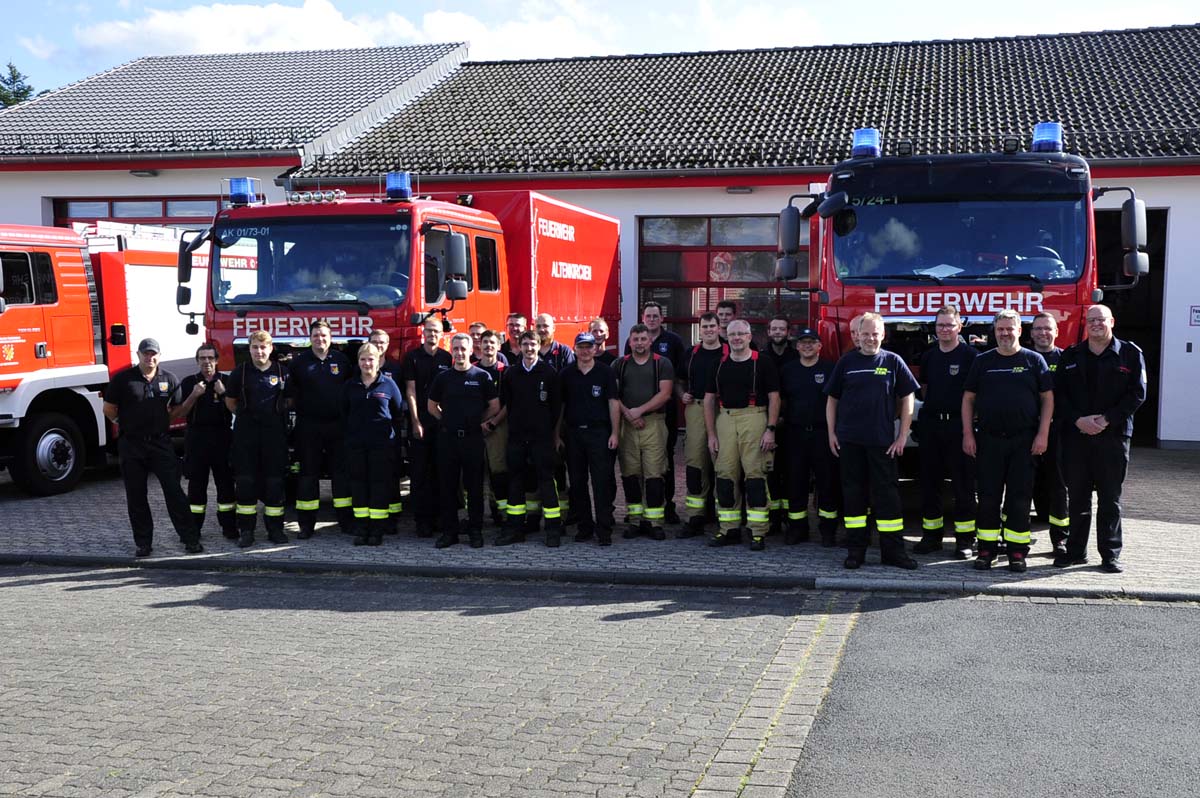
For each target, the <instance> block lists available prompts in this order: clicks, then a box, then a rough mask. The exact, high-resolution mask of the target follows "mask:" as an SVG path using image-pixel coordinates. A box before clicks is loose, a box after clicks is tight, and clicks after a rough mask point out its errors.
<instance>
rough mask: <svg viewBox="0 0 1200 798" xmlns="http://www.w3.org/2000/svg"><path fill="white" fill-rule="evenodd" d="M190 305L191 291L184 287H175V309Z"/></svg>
mask: <svg viewBox="0 0 1200 798" xmlns="http://www.w3.org/2000/svg"><path fill="white" fill-rule="evenodd" d="M191 303H192V289H190V288H188V287H187V286H186V285H177V286H175V305H176V306H177V307H184V306H185V305H190V304H191Z"/></svg>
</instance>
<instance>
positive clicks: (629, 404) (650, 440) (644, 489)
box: [614, 324, 675, 540]
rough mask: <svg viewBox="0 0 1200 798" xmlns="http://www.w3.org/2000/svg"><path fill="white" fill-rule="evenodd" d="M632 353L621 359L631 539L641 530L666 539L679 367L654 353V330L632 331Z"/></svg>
mask: <svg viewBox="0 0 1200 798" xmlns="http://www.w3.org/2000/svg"><path fill="white" fill-rule="evenodd" d="M629 344H630V347H631V348H632V351H631V352H630V354H628V355H625V356H624V357H622V358H621V359H620V360H618V361H617V362H616V366H615V367H614V371H615V372H616V375H617V390H618V398H619V399H620V400H621V419H622V423H621V429H620V443H619V446H618V448H617V457H618V460H619V461H620V463H621V485H622V487H623V488H624V489H625V504H626V509H627V510H628V512H629V526H628V527H627V528H626V530H625V537H626V538H635V537H637V536H638V535H640V534H645V535H648V536H649V537H651V538H653V539H654V540H665V539H666V533H665V532H664V531H663V528H662V524H663V519H664V518H665V517H666V511H665V509H664V508H663V503H664V501H665V493H664V488H663V472H665V471H666V469H667V424H666V420H665V418H664V414H663V407H664V406H665V405H666V404H667V402H669V401H671V396H672V393H673V392H674V385H675V370H674V369H673V368H672V367H671V361H670V360H668V359H667V358H665V357H663V356H662V355H660V354H658V353H657V352H651V351H650V328H649V327H647V326H646V325H645V324H635V325H633V327H632V328H631V329H630V331H629Z"/></svg>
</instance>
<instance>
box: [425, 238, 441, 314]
mask: <svg viewBox="0 0 1200 798" xmlns="http://www.w3.org/2000/svg"><path fill="white" fill-rule="evenodd" d="M446 237H447V234H446V231H445V230H430V231H429V232H428V233H426V234H425V263H424V265H423V269H422V270H423V271H424V278H423V279H424V281H425V304H427V305H434V304H437V303H438V302H440V301H441V299H442V282H441V280H440V279H438V264H441V263H445V262H446Z"/></svg>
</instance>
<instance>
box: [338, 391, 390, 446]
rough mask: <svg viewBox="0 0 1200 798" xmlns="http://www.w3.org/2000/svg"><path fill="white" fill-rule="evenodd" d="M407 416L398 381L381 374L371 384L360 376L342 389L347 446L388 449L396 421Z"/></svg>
mask: <svg viewBox="0 0 1200 798" xmlns="http://www.w3.org/2000/svg"><path fill="white" fill-rule="evenodd" d="M403 414H404V397H403V396H402V395H401V394H400V387H399V386H398V385H396V381H395V380H393V379H392V378H391V377H388V376H387V375H386V374H380V375H379V376H377V377H376V378H375V381H374V382H372V383H371V384H370V385H363V383H362V378H361V377H356V378H354V379H352V380H349V381H347V382H346V384H345V385H343V386H342V419H343V421H344V422H345V424H346V433H345V434H346V446H347V447H349V448H351V449H384V448H387V447H390V446H392V445H393V444H392V439H393V437H394V436H395V434H396V433H395V429H394V427H395V424H394V422H395V420H396V419H397V418H400V417H401V416H402V415H403Z"/></svg>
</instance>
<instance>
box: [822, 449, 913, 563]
mask: <svg viewBox="0 0 1200 798" xmlns="http://www.w3.org/2000/svg"><path fill="white" fill-rule="evenodd" d="M841 447H842V448H841V452H840V456H839V458H838V461H839V471H840V473H841V476H842V510H843V513H844V517H843V520H844V522H845V524H846V548H848V549H850V550H851V551H859V552H861V551H865V550H866V548H867V545H868V543H869V541H870V533H869V532H868V531H867V508H868V507H870V509H871V512H872V513H873V514H874V517H875V522H876V525H877V527H878V529H879V542H880V545H881V546H882V545H883V543H884V535H889V534H895V535H896V536H897V537H898V536H899V534H900V533H902V532H903V531H904V512H903V507H902V506H901V504H900V472H899V469H898V468H897V466H896V459H895V458H894V457H888V453H887V447H886V446H862V445H859V444H856V443H843V444H842V445H841ZM897 524H898V525H899V528H896V525H897Z"/></svg>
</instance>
